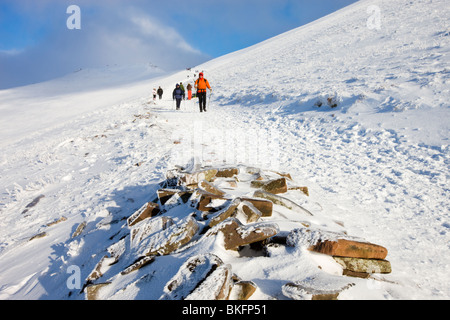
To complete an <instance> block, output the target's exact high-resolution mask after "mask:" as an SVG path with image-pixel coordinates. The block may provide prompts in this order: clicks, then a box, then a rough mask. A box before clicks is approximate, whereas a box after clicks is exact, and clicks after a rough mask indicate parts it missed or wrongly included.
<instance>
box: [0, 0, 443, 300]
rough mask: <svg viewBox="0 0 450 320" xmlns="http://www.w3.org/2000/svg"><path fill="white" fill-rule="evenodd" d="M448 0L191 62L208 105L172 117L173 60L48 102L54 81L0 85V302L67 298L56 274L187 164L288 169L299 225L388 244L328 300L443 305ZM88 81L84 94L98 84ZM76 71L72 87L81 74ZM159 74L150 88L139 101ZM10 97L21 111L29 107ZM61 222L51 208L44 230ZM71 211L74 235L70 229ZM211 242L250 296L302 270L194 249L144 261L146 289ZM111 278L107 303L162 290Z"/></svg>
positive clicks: (363, 14) (90, 252)
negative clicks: (300, 209)
mask: <svg viewBox="0 0 450 320" xmlns="http://www.w3.org/2000/svg"><path fill="white" fill-rule="evenodd" d="M370 5H377V6H378V7H379V8H380V10H381V17H382V19H381V29H380V30H370V29H369V28H367V19H368V17H369V14H368V12H367V8H368V7H369V6H370ZM447 7H448V6H446V4H445V1H419V0H415V1H401V0H396V1H372V0H370V1H360V2H358V3H356V4H354V5H352V6H349V7H347V8H345V9H343V10H340V11H338V12H336V13H334V14H332V15H330V16H327V17H325V18H323V19H320V20H319V21H316V22H314V23H311V24H309V25H307V26H304V27H301V28H298V29H295V30H292V31H290V32H288V33H286V34H283V35H280V36H278V37H275V38H273V39H270V40H268V41H265V42H263V43H261V44H258V45H256V46H254V47H251V48H248V49H245V50H242V51H239V52H235V53H232V54H230V55H227V56H224V57H221V58H218V59H215V60H212V61H210V62H208V63H206V64H204V65H202V66H199V67H197V68H195V69H198V70H205V71H206V77H207V78H208V80H209V81H210V82H211V84H212V86H213V87H214V93H213V96H212V101H211V102H210V106H209V109H210V111H209V113H207V114H201V115H200V114H199V113H198V112H197V106H196V105H195V104H194V103H193V102H191V101H186V102H184V103H183V105H182V111H181V112H179V113H177V112H175V110H174V107H173V102H172V101H171V99H170V98H171V97H170V95H171V90H172V88H173V87H174V84H175V83H176V82H179V81H183V82H184V83H186V82H187V81H190V80H191V79H192V73H187V72H185V71H183V72H180V73H177V74H174V75H170V76H160V77H159V78H155V79H149V80H148V81H145V82H141V83H139V84H130V85H124V86H119V87H115V88H105V89H102V90H100V89H96V90H93V91H92V92H89V93H86V92H85V93H83V90H82V89H80V91H77V90H71V91H70V92H67V91H66V93H65V95H64V98H63V99H62V98H60V97H59V94H58V92H61V89H60V88H58V86H64V82H49V83H44V84H39V85H35V86H30V87H26V88H19V89H14V91H13V92H12V93H11V91H3V92H0V96H2V102H1V104H0V106H1V107H0V112H1V115H2V117H1V118H2V120H1V121H2V127H3V128H7V130H3V131H2V132H1V137H2V156H1V158H0V166H1V171H0V172H1V173H0V179H1V185H0V187H1V196H0V210H1V211H0V215H1V219H0V230H1V232H0V298H1V299H48V298H50V299H83V298H84V295H78V294H77V292H76V290H69V289H68V287H67V282H66V281H67V279H68V277H69V276H70V274H69V273H68V272H67V270H68V268H69V267H70V266H78V267H79V268H80V269H81V274H82V280H83V281H84V279H85V278H86V277H87V276H88V275H89V273H90V272H91V271H92V270H93V268H94V267H95V265H96V263H97V262H98V259H99V258H101V256H102V255H103V254H104V252H105V248H106V247H108V246H109V245H111V244H112V240H111V239H112V238H114V236H115V235H117V233H118V232H120V231H121V230H122V225H123V219H124V218H126V217H129V216H130V215H131V214H132V213H133V212H135V211H136V210H137V209H139V208H140V207H141V206H142V205H143V204H144V203H145V202H146V201H149V200H150V199H148V197H149V195H150V194H152V193H154V192H155V191H156V189H157V188H158V185H157V184H158V183H159V182H161V181H162V180H163V179H164V178H165V174H166V172H167V171H168V170H170V169H173V168H174V167H175V166H176V165H183V166H184V165H187V164H193V163H192V161H191V159H192V158H194V159H196V160H195V161H197V162H196V163H197V164H202V165H213V166H218V165H223V164H227V165H236V164H245V165H249V166H255V167H260V168H263V169H268V170H280V171H285V172H289V173H290V174H291V175H292V176H293V177H294V180H295V181H297V182H298V183H300V184H302V185H307V186H308V187H309V190H310V196H309V197H308V198H305V197H297V198H296V201H298V203H299V204H301V205H303V206H304V207H305V208H307V209H308V210H309V211H311V212H312V213H313V214H314V219H317V221H322V222H323V221H338V222H339V223H340V225H343V226H344V227H343V228H345V230H346V231H347V232H348V233H349V234H351V235H354V236H357V237H362V238H365V239H368V240H370V241H371V242H374V243H377V244H380V245H383V246H384V247H386V248H387V249H388V250H389V255H388V260H389V261H390V262H391V264H392V269H393V272H392V274H389V275H384V276H383V280H384V281H371V282H370V281H369V282H367V283H366V284H364V282H358V283H359V285H358V286H356V287H355V288H353V289H352V290H349V291H347V292H346V294H345V295H343V296H342V297H340V298H343V299H419V298H421V299H448V298H449V297H450V288H449V287H448V283H449V281H448V275H447V273H448V272H447V270H448V265H449V257H448V255H447V252H448V249H449V247H448V243H449V227H450V221H449V211H450V210H449V209H450V206H449V200H448V199H449V190H448V186H447V184H448V183H447V180H448V174H449V170H448V169H449V148H448V137H449V130H448V118H449V117H448V115H449V111H448V102H447V101H449V98H450V93H449V91H448V88H449V87H448V82H449V69H448V66H449V56H448V51H449V50H450V46H449V41H450V36H449V29H448V25H447V22H446V19H447V17H448V16H449V14H448V13H449V12H448V10H449V9H448V8H447ZM188 75H189V78H187V76H188ZM88 79H89V78H88ZM90 79H94V80H92V82H91V83H92V84H91V86H92V88H94V86H97V85H98V86H101V81H98V82H97V80H96V79H95V78H92V77H91V78H90ZM97 79H98V78H97ZM75 83H81V84H80V86H81V87H82V86H83V83H84V84H85V83H86V79H81V80H80V82H75ZM95 83H97V84H95ZM123 83H127V77H125V76H124V78H123ZM159 85H161V86H162V87H163V88H164V89H165V96H164V99H163V100H162V101H157V104H156V105H151V104H150V105H149V104H147V102H148V101H149V99H150V98H149V97H150V92H151V89H152V87H155V86H159ZM97 88H98V87H97ZM36 92H40V93H42V94H40V95H39V97H38V98H36V97H35V96H36ZM45 92H51V94H50V93H45ZM5 96H6V97H8V99H9V100H6V98H5ZM328 98H331V100H330V101H331V102H332V104H333V103H337V104H338V105H337V107H335V108H331V107H329V106H328ZM61 100H64V104H65V105H67V107H66V108H64V109H62V108H60V107H59V106H60V105H61V103H62V101H61ZM24 101H25V102H27V103H30V102H31V103H33V104H34V106H35V107H34V108H36V111H37V112H35V113H33V115H32V116H31V115H30V117H29V118H26V117H25V116H24V114H28V113H29V110H28V109H23V108H20V106H21V105H23V104H24ZM5 102H6V103H5ZM319 102H321V103H322V106H320V107H318V105H319ZM49 110H51V113H50V114H49ZM68 110H76V111H70V112H68ZM72 112H73V113H72ZM24 119H26V121H23V120H24ZM24 122H26V123H27V124H28V125H29V130H27V129H26V126H25V125H24ZM42 124H45V127H46V128H45V129H42V128H43V127H42ZM24 127H25V129H24ZM42 196H43V197H42ZM34 200H35V201H34ZM61 217H65V218H66V219H67V220H65V221H62V222H60V223H58V224H55V225H50V226H48V224H49V223H52V222H54V221H57V220H58V219H60V218H61ZM317 221H316V222H317ZM83 222H86V228H85V229H84V231H83V233H82V235H81V236H79V237H75V238H72V237H71V236H72V234H73V233H74V232H75V230H76V228H77V226H78V225H79V224H80V223H83ZM279 223H280V222H279ZM323 223H325V224H326V223H328V222H323ZM297 224H298V222H295V223H293V222H292V221H290V220H287V221H284V222H282V223H281V227H282V228H286V229H289V228H292V227H293V226H294V225H297ZM43 232H45V234H46V236H45V237H43V238H39V239H34V240H32V241H28V240H29V239H30V238H31V237H33V236H35V235H37V234H42V233H43ZM210 250H212V251H213V253H215V254H218V255H220V256H221V258H222V259H224V260H226V262H230V263H232V264H233V270H236V272H238V274H239V275H240V276H241V277H242V278H244V279H247V280H253V281H254V282H255V283H256V284H257V285H258V286H259V290H258V291H257V293H256V294H255V297H254V298H255V299H270V298H273V297H276V298H281V299H282V298H283V297H284V296H283V295H282V293H281V286H282V285H283V284H285V283H286V282H287V281H296V280H301V278H302V277H304V276H305V275H308V274H312V272H313V268H312V267H311V266H310V265H308V264H307V263H306V264H302V263H303V262H305V261H304V259H305V255H302V254H299V253H296V254H294V255H293V256H289V255H287V256H285V255H282V254H279V255H278V258H279V259H278V260H277V261H273V260H265V259H264V258H262V257H260V258H258V259H255V260H252V259H247V258H245V259H242V258H237V257H236V256H234V255H233V254H229V253H227V252H225V251H223V249H221V248H220V247H218V246H216V245H214V244H211V243H203V245H202V246H199V245H197V246H196V247H191V248H187V249H186V251H182V252H181V253H180V254H179V255H178V256H176V257H172V256H169V257H167V258H164V259H160V260H158V261H157V262H156V264H155V265H152V268H154V269H152V270H158V271H159V272H163V273H159V275H160V280H159V281H157V282H156V283H155V281H153V282H152V284H153V285H156V287H157V288H159V289H162V287H163V286H164V285H165V284H166V282H167V281H168V280H169V279H171V278H172V276H174V275H175V274H176V273H177V270H178V268H179V267H180V266H181V264H182V263H183V262H184V260H183V259H184V258H187V257H189V256H190V255H191V254H192V252H194V251H195V252H196V253H201V252H208V251H210ZM316 258H317V259H320V257H319V258H318V257H316ZM293 259H294V260H295V259H298V260H297V261H298V265H295V264H293V263H292V261H293ZM170 262H172V264H171V263H170ZM143 271H145V269H144V270H143ZM302 272H303V274H302ZM314 272H316V271H314ZM113 279H115V281H116V282H115V285H114V287H113V289H112V291H111V292H113V293H114V290H117V291H116V294H112V295H111V296H107V297H109V298H119V299H158V298H159V297H160V295H159V294H158V290H156V289H155V288H154V287H151V286H149V285H147V286H146V285H145V283H147V280H149V279H148V278H146V277H145V272H144V273H139V274H138V275H133V276H132V277H131V278H126V279H125V278H123V280H121V278H120V277H119V278H113ZM120 281H122V282H120ZM121 286H122V287H127V290H126V291H120V289H121V288H122V287H121ZM363 289H364V290H363ZM284 298H286V297H284Z"/></svg>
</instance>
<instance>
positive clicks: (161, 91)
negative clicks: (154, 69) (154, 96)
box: [158, 87, 164, 100]
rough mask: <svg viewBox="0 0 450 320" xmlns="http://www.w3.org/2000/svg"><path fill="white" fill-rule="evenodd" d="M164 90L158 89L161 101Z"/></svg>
mask: <svg viewBox="0 0 450 320" xmlns="http://www.w3.org/2000/svg"><path fill="white" fill-rule="evenodd" d="M163 92H164V91H163V89H162V88H161V87H159V88H158V96H159V100H161V99H162V95H163Z"/></svg>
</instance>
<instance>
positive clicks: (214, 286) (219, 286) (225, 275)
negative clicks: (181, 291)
mask: <svg viewBox="0 0 450 320" xmlns="http://www.w3.org/2000/svg"><path fill="white" fill-rule="evenodd" d="M231 285H232V284H231V266H230V265H229V264H226V265H221V266H219V267H217V268H216V269H215V270H213V271H212V273H211V275H209V276H208V277H207V278H206V279H205V280H204V281H203V282H202V283H201V284H200V285H199V286H198V287H197V288H196V289H195V290H194V291H193V292H192V293H191V294H189V295H188V296H187V297H186V299H185V300H226V299H227V298H228V295H229V294H230V290H231Z"/></svg>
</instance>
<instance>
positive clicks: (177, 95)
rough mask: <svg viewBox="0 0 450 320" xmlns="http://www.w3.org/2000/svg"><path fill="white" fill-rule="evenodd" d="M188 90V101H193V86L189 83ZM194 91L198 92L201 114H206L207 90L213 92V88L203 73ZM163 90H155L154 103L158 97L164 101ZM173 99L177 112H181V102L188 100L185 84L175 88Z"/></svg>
mask: <svg viewBox="0 0 450 320" xmlns="http://www.w3.org/2000/svg"><path fill="white" fill-rule="evenodd" d="M186 89H187V91H188V100H191V99H192V98H193V97H194V96H193V95H192V85H191V84H190V83H189V84H188V85H187V86H186ZM194 89H196V90H197V92H196V95H195V97H197V98H198V102H199V107H200V112H206V100H207V97H206V92H207V89H209V90H210V91H211V92H212V89H211V86H210V84H209V82H208V80H206V79H205V78H204V74H203V72H200V73H199V77H198V79H197V80H196V81H195V83H194ZM163 93H164V91H163V89H162V88H161V87H159V88H158V90H156V88H154V89H153V101H154V102H155V103H156V97H157V96H159V99H160V100H161V99H162V96H163ZM172 99H173V100H174V101H176V110H180V108H181V101H182V100H185V99H186V94H185V88H184V86H183V83H181V82H180V83H177V84H176V86H175V89H174V90H173V92H172Z"/></svg>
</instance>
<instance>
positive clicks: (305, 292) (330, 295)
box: [282, 274, 354, 300]
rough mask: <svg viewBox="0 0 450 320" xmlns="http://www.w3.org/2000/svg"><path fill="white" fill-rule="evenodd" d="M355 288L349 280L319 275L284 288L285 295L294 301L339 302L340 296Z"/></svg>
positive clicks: (286, 285)
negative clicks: (343, 292) (345, 291)
mask: <svg viewBox="0 0 450 320" xmlns="http://www.w3.org/2000/svg"><path fill="white" fill-rule="evenodd" d="M352 286H354V283H352V282H350V281H348V278H344V277H339V276H333V275H328V274H318V275H314V276H310V277H307V278H305V279H303V280H301V281H295V282H290V283H287V284H285V285H283V287H282V292H283V294H284V295H285V296H286V297H288V298H291V299H294V300H337V298H338V296H339V294H340V293H341V292H342V291H344V290H346V289H348V288H350V287H352Z"/></svg>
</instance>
